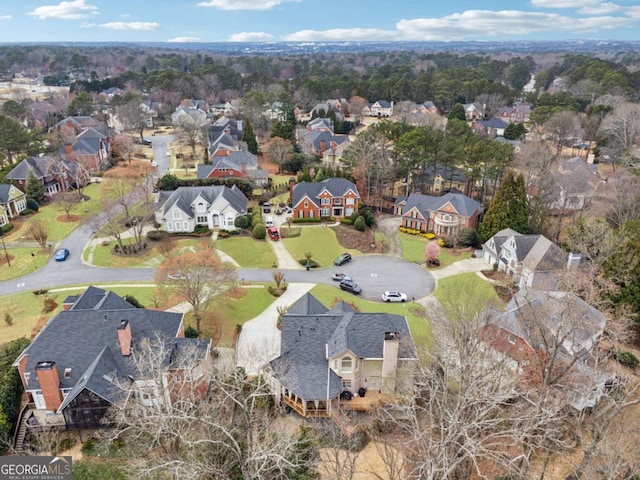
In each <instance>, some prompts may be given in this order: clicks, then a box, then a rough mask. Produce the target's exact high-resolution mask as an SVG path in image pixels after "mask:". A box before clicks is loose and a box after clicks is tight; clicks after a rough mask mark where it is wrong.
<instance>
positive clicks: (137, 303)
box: [122, 295, 144, 308]
mask: <svg viewBox="0 0 640 480" xmlns="http://www.w3.org/2000/svg"><path fill="white" fill-rule="evenodd" d="M122 298H124V299H125V300H126V301H127V302H128V303H130V304H131V305H133V306H134V307H136V308H144V305H142V304H141V303H140V301H139V300H138V299H137V298H136V297H134V296H133V295H125V296H124V297H122Z"/></svg>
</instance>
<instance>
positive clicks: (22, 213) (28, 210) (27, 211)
mask: <svg viewBox="0 0 640 480" xmlns="http://www.w3.org/2000/svg"><path fill="white" fill-rule="evenodd" d="M32 213H33V210H31V209H30V208H25V209H24V210H22V211H21V212H20V215H31V214H32Z"/></svg>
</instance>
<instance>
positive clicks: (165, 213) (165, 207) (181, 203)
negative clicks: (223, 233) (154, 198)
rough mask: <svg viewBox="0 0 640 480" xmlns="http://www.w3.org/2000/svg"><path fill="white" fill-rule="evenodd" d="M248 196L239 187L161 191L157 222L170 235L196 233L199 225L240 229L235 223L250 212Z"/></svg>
mask: <svg viewBox="0 0 640 480" xmlns="http://www.w3.org/2000/svg"><path fill="white" fill-rule="evenodd" d="M247 203H248V200H247V197H245V195H244V194H243V193H242V192H241V191H240V189H238V188H237V187H236V186H235V185H234V186H233V187H231V188H229V187H225V186H219V185H217V186H209V187H179V188H178V189H177V190H174V191H171V192H160V195H159V201H158V203H157V205H156V221H157V222H158V223H160V224H162V226H163V228H164V229H165V230H166V231H168V232H193V231H194V229H195V227H196V226H198V225H205V226H207V227H208V228H210V229H216V228H220V229H223V230H236V226H235V220H236V218H237V217H238V216H240V215H244V214H245V213H247Z"/></svg>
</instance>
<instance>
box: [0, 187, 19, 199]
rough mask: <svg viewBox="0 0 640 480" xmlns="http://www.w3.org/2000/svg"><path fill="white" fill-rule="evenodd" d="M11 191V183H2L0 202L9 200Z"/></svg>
mask: <svg viewBox="0 0 640 480" xmlns="http://www.w3.org/2000/svg"><path fill="white" fill-rule="evenodd" d="M14 188H15V187H14ZM10 191H11V185H9V184H8V183H0V203H8V202H9V192H10Z"/></svg>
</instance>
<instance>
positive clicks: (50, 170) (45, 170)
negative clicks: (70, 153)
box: [6, 155, 75, 196]
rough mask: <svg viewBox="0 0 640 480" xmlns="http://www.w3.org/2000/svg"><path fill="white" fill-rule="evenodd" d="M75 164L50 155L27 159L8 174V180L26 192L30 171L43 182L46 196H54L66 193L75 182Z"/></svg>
mask: <svg viewBox="0 0 640 480" xmlns="http://www.w3.org/2000/svg"><path fill="white" fill-rule="evenodd" d="M73 163H74V162H69V161H67V160H58V159H55V158H53V157H50V156H48V155H45V156H43V157H27V158H25V159H24V160H22V161H21V162H20V163H19V164H18V165H16V166H15V167H14V169H13V170H11V171H10V172H9V173H8V174H7V177H6V178H7V180H12V181H14V182H16V183H17V184H18V185H19V187H20V189H21V190H23V191H26V188H27V179H28V178H29V171H31V172H33V174H34V176H35V177H36V179H38V180H39V181H40V182H42V186H43V188H44V194H45V195H46V196H53V195H55V194H56V193H59V192H66V191H67V190H68V189H69V183H70V182H71V181H73V178H72V175H71V174H70V172H73V171H74V170H73V169H74V168H75V167H74V165H73Z"/></svg>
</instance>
